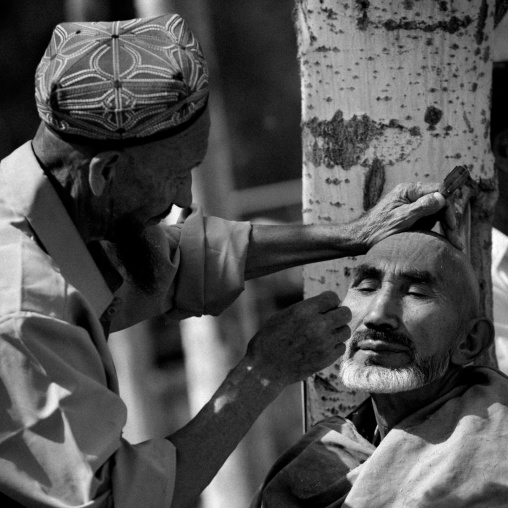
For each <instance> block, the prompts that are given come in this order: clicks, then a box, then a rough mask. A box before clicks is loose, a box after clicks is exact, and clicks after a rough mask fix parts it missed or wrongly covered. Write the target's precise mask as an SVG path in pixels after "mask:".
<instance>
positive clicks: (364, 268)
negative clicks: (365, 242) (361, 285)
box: [353, 264, 383, 283]
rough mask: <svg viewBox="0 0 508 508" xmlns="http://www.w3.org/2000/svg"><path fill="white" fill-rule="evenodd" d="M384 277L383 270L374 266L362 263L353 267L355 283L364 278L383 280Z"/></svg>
mask: <svg viewBox="0 0 508 508" xmlns="http://www.w3.org/2000/svg"><path fill="white" fill-rule="evenodd" d="M382 278H383V271H382V270H380V269H379V268H375V267H374V266H370V265H366V264H361V265H358V266H357V267H356V268H354V269H353V283H355V282H358V281H361V280H364V279H376V280H381V279H382Z"/></svg>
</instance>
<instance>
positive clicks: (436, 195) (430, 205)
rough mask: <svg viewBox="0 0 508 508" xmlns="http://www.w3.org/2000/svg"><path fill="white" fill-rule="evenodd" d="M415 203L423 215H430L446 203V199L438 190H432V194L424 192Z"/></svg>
mask: <svg viewBox="0 0 508 508" xmlns="http://www.w3.org/2000/svg"><path fill="white" fill-rule="evenodd" d="M415 204H416V205H417V208H418V209H419V210H421V211H422V212H424V214H425V215H430V214H433V213H436V212H438V211H439V210H441V208H443V206H444V205H445V204H446V199H445V198H444V196H443V195H442V194H441V193H440V192H433V193H432V194H425V196H422V197H421V198H420V199H419V200H418V201H416V203H415Z"/></svg>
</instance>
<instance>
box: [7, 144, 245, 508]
mask: <svg viewBox="0 0 508 508" xmlns="http://www.w3.org/2000/svg"><path fill="white" fill-rule="evenodd" d="M153 233H154V234H156V235H158V236H159V237H160V239H161V240H163V242H162V243H161V245H162V248H163V249H164V250H165V254H166V257H165V259H166V262H167V269H166V271H165V280H164V283H165V290H164V291H163V292H162V293H159V294H157V295H153V296H141V295H140V293H138V292H136V291H135V289H136V288H134V287H133V286H132V285H131V284H130V283H129V282H127V281H126V282H124V284H123V285H122V287H121V288H120V289H119V290H118V292H117V293H116V294H113V293H112V292H111V290H110V288H109V287H108V284H107V283H106V281H105V279H104V277H103V275H102V273H101V272H100V271H99V269H98V267H97V265H96V263H95V262H94V259H93V258H92V256H91V254H90V252H89V251H88V249H87V247H86V245H85V244H84V243H83V241H82V239H81V237H80V235H79V233H78V231H77V229H76V228H75V226H74V224H73V222H72V220H71V219H70V217H69V215H68V214H67V212H66V210H65V208H64V207H63V205H62V203H61V201H60V199H59V198H58V196H57V194H56V192H55V189H54V188H53V186H52V185H51V183H50V182H49V180H48V179H47V177H46V176H45V174H44V172H43V171H42V169H41V167H40V166H39V164H38V162H37V160H36V158H35V156H34V154H33V151H32V149H31V145H30V143H27V144H25V145H23V146H22V147H20V148H19V149H18V150H16V151H15V152H14V153H13V154H11V155H10V156H9V157H8V158H6V159H4V160H3V161H2V163H1V165H0V260H1V263H0V492H3V493H4V494H6V495H8V496H9V497H11V498H12V499H14V500H16V501H18V502H20V503H22V504H23V505H26V506H29V507H60V508H62V507H70V506H73V507H76V506H79V507H85V506H86V507H94V508H102V507H112V506H113V505H114V506H117V507H119V508H130V507H133V508H134V507H136V508H138V507H139V506H143V507H154V508H155V507H157V508H160V507H164V506H167V507H169V505H170V502H171V498H172V492H173V483H174V474H175V460H176V458H175V455H176V453H175V449H174V447H173V445H172V444H171V443H170V442H169V441H168V440H165V439H154V440H149V441H146V442H144V443H140V444H137V445H131V444H129V443H128V442H126V441H125V440H124V439H122V437H121V434H122V428H123V426H124V424H125V421H126V409H125V405H124V403H123V402H122V400H121V399H120V397H119V396H118V382H117V377H116V373H115V368H114V365H113V360H112V358H111V354H110V352H109V349H108V346H107V342H106V336H105V333H104V330H103V326H102V325H101V321H100V318H101V317H102V318H103V321H104V318H106V321H111V325H112V330H119V329H122V328H124V327H126V326H130V325H132V324H134V323H136V322H139V321H141V320H144V319H146V318H148V317H150V316H152V315H156V314H160V313H162V312H169V313H170V315H173V317H175V318H177V317H186V316H190V315H201V314H203V313H213V314H217V313H219V312H220V311H221V310H222V309H223V308H224V307H225V306H227V305H228V304H229V303H231V302H232V301H233V300H234V299H235V298H236V297H237V296H238V294H240V292H241V291H242V289H243V282H244V280H243V272H244V265H245V257H246V250H247V247H248V239H249V233H250V224H248V223H234V222H228V221H224V220H221V219H218V218H205V217H203V216H202V214H201V212H200V210H199V209H197V208H194V209H193V210H192V211H191V213H190V215H189V216H188V217H185V221H184V222H183V223H181V224H179V225H177V226H175V227H156V228H153ZM219 289H220V290H219Z"/></svg>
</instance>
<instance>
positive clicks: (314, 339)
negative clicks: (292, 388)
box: [245, 291, 351, 387]
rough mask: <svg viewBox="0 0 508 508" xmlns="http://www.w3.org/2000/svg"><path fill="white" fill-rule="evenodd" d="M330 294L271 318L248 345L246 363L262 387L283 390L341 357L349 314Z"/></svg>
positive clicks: (310, 299) (335, 296) (333, 294)
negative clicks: (269, 386)
mask: <svg viewBox="0 0 508 508" xmlns="http://www.w3.org/2000/svg"><path fill="white" fill-rule="evenodd" d="M339 303H340V301H339V298H338V296H337V295H336V294H335V293H334V292H333V291H325V292H324V293H321V294H320V295H318V296H315V297H313V298H309V299H307V300H304V301H303V302H299V303H297V304H295V305H292V306H291V307H288V308H287V309H284V310H283V311H280V312H278V313H277V314H274V315H273V316H271V317H270V319H268V321H267V322H266V323H265V325H264V326H263V327H262V328H261V329H260V330H259V331H258V332H257V333H256V335H255V336H254V337H253V338H252V340H251V341H250V343H249V345H248V348H247V353H246V357H245V358H246V360H247V362H248V364H249V365H250V366H251V367H252V370H253V371H254V372H255V374H256V375H257V376H258V377H259V378H260V380H261V381H262V382H264V383H276V384H277V385H278V386H279V387H285V386H287V385H289V384H291V383H294V382H296V381H301V380H303V379H305V378H307V377H309V376H310V375H312V374H314V373H315V372H317V371H319V370H321V369H324V368H325V367H327V366H329V365H331V364H332V363H333V362H334V361H335V360H336V359H337V358H338V357H339V356H341V355H342V354H343V353H344V350H345V346H344V344H343V343H344V341H346V340H347V339H348V338H349V336H350V334H351V331H350V329H349V327H348V326H347V323H349V321H350V320H351V311H350V310H349V308H347V307H338V305H339Z"/></svg>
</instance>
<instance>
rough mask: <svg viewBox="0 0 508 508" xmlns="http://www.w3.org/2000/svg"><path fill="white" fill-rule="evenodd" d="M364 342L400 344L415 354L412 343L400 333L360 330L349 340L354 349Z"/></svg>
mask: <svg viewBox="0 0 508 508" xmlns="http://www.w3.org/2000/svg"><path fill="white" fill-rule="evenodd" d="M364 340H380V341H383V342H386V343H389V344H400V345H402V346H406V347H407V348H408V349H409V350H410V351H411V352H413V353H414V352H415V347H414V344H413V341H412V340H411V339H410V338H409V337H408V336H407V335H405V334H403V333H401V332H391V331H381V330H372V329H369V330H360V331H358V332H355V333H354V334H353V336H352V338H351V346H352V347H355V346H357V345H358V344H359V343H360V342H362V341H364Z"/></svg>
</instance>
